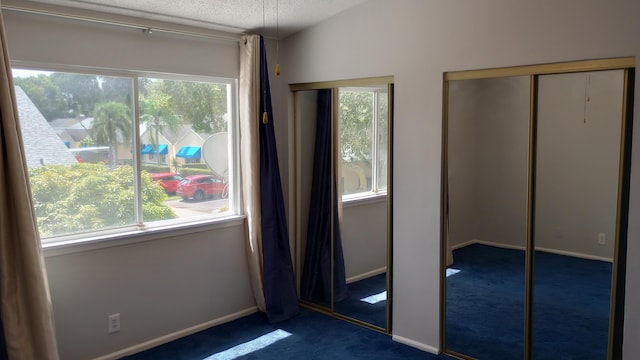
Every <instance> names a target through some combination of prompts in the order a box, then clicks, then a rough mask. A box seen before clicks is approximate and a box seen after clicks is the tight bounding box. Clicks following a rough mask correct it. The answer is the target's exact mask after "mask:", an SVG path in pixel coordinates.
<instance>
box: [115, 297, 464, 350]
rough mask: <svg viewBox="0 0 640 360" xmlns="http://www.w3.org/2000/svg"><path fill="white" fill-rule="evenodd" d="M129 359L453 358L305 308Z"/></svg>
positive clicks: (243, 321)
mask: <svg viewBox="0 0 640 360" xmlns="http://www.w3.org/2000/svg"><path fill="white" fill-rule="evenodd" d="M265 335H266V336H265ZM268 336H276V337H278V336H279V337H281V339H280V340H277V341H274V340H268V339H265V337H268ZM256 339H260V340H259V342H260V344H255V343H256V342H257V341H256ZM252 341H253V342H252ZM250 342H251V343H250ZM247 343H249V344H253V345H254V346H253V347H251V346H249V345H245V348H244V349H239V348H237V346H242V344H247ZM269 343H270V344H269ZM265 344H269V345H266V346H264V347H263V348H261V349H257V350H255V351H252V352H249V353H247V351H248V350H247V349H246V347H250V348H258V347H260V346H261V345H265ZM230 349H231V350H230ZM124 359H127V360H163V359H172V360H173V359H175V360H177V359H180V360H205V359H206V360H214V359H216V360H221V359H261V360H269V359H279V360H283V359H284V360H288V359H305V360H311V359H317V360H322V359H331V360H338V359H340V360H343V359H344V360H348V359H367V360H376V359H379V360H388V359H403V360H405V359H407V360H411V359H421V360H427V359H442V360H444V359H451V358H450V357H447V356H444V355H440V356H436V355H432V354H429V353H426V352H423V351H420V350H417V349H414V348H412V347H409V346H406V345H402V344H400V343H397V342H394V341H392V340H391V337H390V336H388V335H385V334H382V333H379V332H376V331H373V330H369V329H365V328H362V327H360V326H357V325H353V324H351V323H348V322H346V321H342V320H338V319H335V318H332V317H330V316H328V315H324V314H321V313H318V312H315V311H312V310H308V309H301V311H300V314H299V315H298V316H296V317H295V318H293V319H290V320H287V321H283V322H280V323H277V324H269V323H268V322H267V319H266V317H265V316H264V314H262V313H256V314H253V315H250V316H246V317H243V318H241V319H238V320H235V321H232V322H229V323H226V324H222V325H218V326H215V327H212V328H210V329H207V330H204V331H201V332H199V333H196V334H193V335H190V336H187V337H184V338H181V339H178V340H175V341H173V342H170V343H167V344H165V345H161V346H158V347H156V348H153V349H150V350H147V351H144V352H141V353H138V354H136V355H132V356H129V357H126V358H124Z"/></svg>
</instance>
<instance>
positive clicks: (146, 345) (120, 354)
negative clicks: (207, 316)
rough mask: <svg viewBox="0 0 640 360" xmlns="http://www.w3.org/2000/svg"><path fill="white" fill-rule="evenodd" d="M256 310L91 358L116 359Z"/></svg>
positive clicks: (252, 308) (238, 313)
mask: <svg viewBox="0 0 640 360" xmlns="http://www.w3.org/2000/svg"><path fill="white" fill-rule="evenodd" d="M256 312H258V308H257V307H256V306H253V307H250V308H248V309H244V310H241V311H238V312H236V313H233V314H229V315H226V316H223V317H220V318H217V319H214V320H211V321H207V322H205V323H202V324H199V325H195V326H192V327H189V328H186V329H183V330H179V331H176V332H174V333H171V334H167V335H164V336H161V337H158V338H155V339H152V340H149V341H145V342H143V343H140V344H138V345H134V346H130V347H128V348H125V349H122V350H119V351H116V352H113V353H111V354H107V355H103V356H99V357H97V358H94V359H93V360H116V359H120V358H122V357H124V356H129V355H133V354H136V353H139V352H141V351H144V350H148V349H151V348H154V347H156V346H159V345H162V344H166V343H168V342H170V341H173V340H176V339H179V338H182V337H185V336H189V335H192V334H195V333H197V332H199V331H202V330H206V329H208V328H210V327H213V326H216V325H220V324H224V323H227V322H229V321H232V320H236V319H239V318H241V317H245V316H247V315H251V314H253V313H256Z"/></svg>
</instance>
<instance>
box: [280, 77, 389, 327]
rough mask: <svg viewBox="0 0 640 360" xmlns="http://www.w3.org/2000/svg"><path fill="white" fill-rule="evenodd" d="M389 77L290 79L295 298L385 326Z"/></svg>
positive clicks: (387, 249) (309, 304)
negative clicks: (294, 178) (293, 124)
mask: <svg viewBox="0 0 640 360" xmlns="http://www.w3.org/2000/svg"><path fill="white" fill-rule="evenodd" d="M390 80H391V79H390V78H378V79H366V80H356V81H353V82H350V81H340V82H336V83H331V84H328V85H329V87H324V86H326V85H327V84H318V85H314V84H304V85H299V86H298V85H293V86H292V90H293V91H294V101H295V118H296V166H297V171H296V172H297V181H296V191H297V196H296V197H297V208H298V210H297V212H296V214H297V220H296V253H297V268H298V271H297V273H298V275H299V288H300V299H301V302H302V303H303V304H306V305H308V306H310V307H312V308H318V309H321V310H324V311H327V312H330V313H332V314H334V315H335V316H337V317H340V318H344V319H347V320H350V321H353V322H356V323H359V324H362V325H366V326H369V327H372V328H376V329H378V330H381V331H384V332H389V331H390V321H388V319H389V316H390V315H389V314H390V307H389V299H390V291H389V290H390V289H389V285H390V278H391V277H390V276H391V275H390V266H389V262H390V260H389V259H390V252H389V249H390V233H391V226H390V216H389V214H390V212H389V209H390V204H391V201H390V198H391V197H390V188H391V187H390V184H391V180H390V174H391V171H390V169H391V151H390V149H391V146H390V145H391V141H390V139H391V128H392V127H391V115H392V110H391V104H392V102H391V98H392V97H391V94H392V92H391V89H392V87H391V83H390Z"/></svg>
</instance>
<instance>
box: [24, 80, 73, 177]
mask: <svg viewBox="0 0 640 360" xmlns="http://www.w3.org/2000/svg"><path fill="white" fill-rule="evenodd" d="M15 92H16V102H17V105H18V117H19V119H20V129H21V131H22V141H23V143H24V150H25V155H26V157H27V166H29V167H39V166H42V165H43V164H44V165H50V164H57V165H72V164H76V163H77V162H78V161H77V160H76V158H75V157H74V156H73V155H72V154H71V152H69V150H67V147H66V145H65V144H64V143H63V142H62V139H60V137H59V136H58V135H57V134H56V132H55V130H54V129H53V128H52V127H51V126H50V125H49V123H48V122H47V120H46V119H45V118H44V116H42V114H41V113H40V111H39V110H38V108H37V107H36V106H35V105H34V104H33V102H32V101H31V99H29V96H27V94H26V93H25V92H24V91H23V90H22V88H20V87H19V86H16V87H15Z"/></svg>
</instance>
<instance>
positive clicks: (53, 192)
mask: <svg viewBox="0 0 640 360" xmlns="http://www.w3.org/2000/svg"><path fill="white" fill-rule="evenodd" d="M29 178H30V181H31V191H32V195H33V202H34V209H35V213H36V217H37V220H38V229H39V231H40V233H41V234H42V235H43V236H52V235H61V234H68V233H73V232H80V231H91V230H102V229H105V228H109V227H114V226H122V225H131V224H133V223H135V200H134V199H135V193H134V187H133V168H132V167H131V166H119V167H118V168H116V169H114V170H111V169H109V168H107V167H106V166H104V165H101V164H90V163H79V164H76V165H72V166H62V165H48V166H42V167H39V168H35V169H31V174H30V177H29ZM166 199H167V195H166V194H165V192H164V189H163V188H162V187H161V186H160V185H159V184H158V183H156V182H154V181H152V180H151V176H150V175H149V174H148V173H146V172H143V173H142V212H143V217H144V220H145V221H156V220H164V219H172V218H175V217H176V215H175V213H174V212H173V211H172V210H171V208H170V207H168V206H167V205H165V203H164V202H165V201H166Z"/></svg>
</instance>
